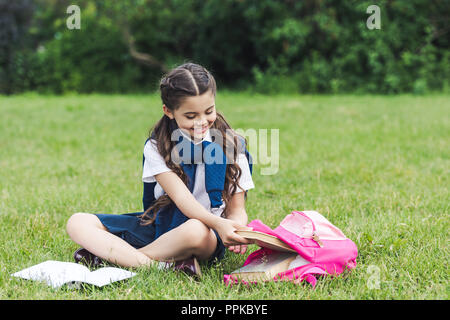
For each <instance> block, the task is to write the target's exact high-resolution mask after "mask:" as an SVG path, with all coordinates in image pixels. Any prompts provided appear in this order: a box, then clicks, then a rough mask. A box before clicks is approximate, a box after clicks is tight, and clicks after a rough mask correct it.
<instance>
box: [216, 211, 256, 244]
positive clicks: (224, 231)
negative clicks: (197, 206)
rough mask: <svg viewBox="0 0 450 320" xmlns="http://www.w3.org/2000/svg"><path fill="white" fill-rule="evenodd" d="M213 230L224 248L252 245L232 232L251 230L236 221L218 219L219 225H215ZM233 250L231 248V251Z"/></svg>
mask: <svg viewBox="0 0 450 320" xmlns="http://www.w3.org/2000/svg"><path fill="white" fill-rule="evenodd" d="M215 229H216V231H217V232H218V233H219V236H220V238H221V239H222V242H223V244H224V245H225V247H234V246H236V245H238V246H239V245H242V244H243V245H246V244H250V243H252V242H251V241H249V240H247V239H245V238H244V237H241V236H240V235H238V234H237V233H235V232H234V231H235V230H252V228H249V227H247V226H244V225H241V224H240V223H238V222H236V221H233V220H229V219H224V218H220V223H218V224H217V225H216V228H215ZM234 249H235V248H233V250H234ZM239 250H240V251H241V250H242V249H241V248H240V249H239ZM244 252H245V251H244Z"/></svg>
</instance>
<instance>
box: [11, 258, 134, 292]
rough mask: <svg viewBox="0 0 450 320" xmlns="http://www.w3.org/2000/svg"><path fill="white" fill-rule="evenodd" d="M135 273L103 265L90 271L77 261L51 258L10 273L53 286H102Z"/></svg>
mask: <svg viewBox="0 0 450 320" xmlns="http://www.w3.org/2000/svg"><path fill="white" fill-rule="evenodd" d="M135 275H136V274H135V273H133V272H130V271H127V270H124V269H120V268H114V267H104V268H100V269H97V270H95V271H90V270H89V269H88V268H87V267H86V266H84V265H81V264H78V263H73V262H62V261H53V260H48V261H45V262H42V263H40V264H37V265H35V266H32V267H29V268H26V269H24V270H21V271H18V272H16V273H13V274H12V276H13V277H18V278H23V279H27V280H36V281H44V282H46V283H47V284H48V285H49V286H52V287H53V288H58V287H61V286H62V285H64V284H68V285H71V286H76V285H79V284H80V283H83V282H84V283H89V284H93V285H96V286H99V287H102V286H104V285H107V284H110V283H112V282H115V281H120V280H124V279H127V278H131V277H133V276H135Z"/></svg>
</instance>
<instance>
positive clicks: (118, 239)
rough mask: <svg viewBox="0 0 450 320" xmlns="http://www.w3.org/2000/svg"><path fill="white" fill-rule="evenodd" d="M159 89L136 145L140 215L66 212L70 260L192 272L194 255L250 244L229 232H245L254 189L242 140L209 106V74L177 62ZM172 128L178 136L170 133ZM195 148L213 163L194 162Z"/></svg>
mask: <svg viewBox="0 0 450 320" xmlns="http://www.w3.org/2000/svg"><path fill="white" fill-rule="evenodd" d="M160 90H161V99H162V103H163V106H162V109H163V113H164V115H163V116H162V118H161V119H160V120H159V121H158V122H157V123H156V125H155V126H154V127H153V129H152V130H151V131H150V133H151V134H150V137H149V139H147V141H146V143H145V146H144V157H143V176H142V180H143V182H144V197H143V203H144V212H137V213H128V214H121V215H114V214H88V213H75V214H74V215H72V216H71V217H70V219H69V220H68V222H67V232H68V234H69V236H70V237H71V239H72V240H73V241H75V242H76V243H78V244H79V245H81V246H82V247H83V248H82V249H79V250H77V252H76V253H75V260H76V261H77V262H78V261H79V260H81V259H84V260H85V261H84V262H93V261H97V262H99V261H101V260H102V259H104V260H107V261H109V262H111V263H114V264H118V265H121V266H124V267H137V266H143V265H150V264H153V263H155V262H156V261H160V262H159V263H158V265H159V266H163V267H174V268H175V269H176V268H179V269H182V270H184V271H187V272H188V273H191V274H195V275H200V268H199V267H198V262H197V259H199V260H207V261H208V262H209V263H211V262H213V261H215V260H220V259H222V258H223V256H224V253H225V247H228V249H229V250H231V251H233V252H236V253H241V254H244V253H245V251H246V248H247V246H246V245H247V244H249V243H250V242H249V241H247V240H246V239H245V238H243V237H241V236H239V235H238V234H237V233H235V232H234V231H235V230H248V229H249V228H248V227H246V226H245V225H246V224H247V213H246V211H245V200H246V192H247V190H249V189H251V188H254V185H253V181H252V177H251V161H249V159H251V157H250V155H249V153H248V152H247V150H245V152H242V145H241V148H239V143H242V142H243V143H244V146H245V139H243V138H242V137H241V136H238V135H237V134H236V133H235V132H234V131H232V130H231V128H230V126H229V125H228V123H227V122H226V120H225V118H224V117H223V116H222V115H221V114H220V113H219V112H217V111H216V107H215V96H216V82H215V80H214V78H213V76H212V75H211V74H210V73H209V72H208V70H206V69H205V68H203V67H202V66H200V65H197V64H193V63H185V64H183V65H181V66H178V67H176V68H175V69H173V70H172V71H170V72H169V73H168V74H167V75H165V76H164V77H163V78H162V80H161V82H160ZM212 131H214V133H216V135H215V141H214V142H213V141H212V134H211V132H212ZM176 133H178V138H181V139H174V138H173V137H174V136H176ZM218 137H219V138H218ZM177 140H178V142H180V141H182V142H183V143H184V144H181V143H179V144H177V143H176V141H177ZM186 143H187V145H186ZM218 145H219V146H220V148H217V146H218ZM180 146H187V147H192V149H191V150H193V152H192V153H191V154H190V155H189V152H188V151H189V149H186V148H180ZM200 146H201V147H205V148H204V150H203V151H206V149H208V148H210V150H211V148H212V149H214V150H215V151H214V152H212V153H211V154H214V156H215V161H206V159H204V158H202V157H201V156H202V153H200V161H199V158H198V154H199V153H198V152H196V151H195V150H196V149H195V148H199V147H200ZM180 149H182V150H183V151H180ZM238 149H239V150H240V152H237V151H238ZM244 149H245V148H244ZM230 150H231V151H232V152H231V155H230ZM193 154H194V159H193V156H192V155H193ZM205 154H206V152H204V153H203V157H206V156H205ZM180 159H182V160H181V161H180ZM217 159H219V160H224V161H225V163H224V162H223V161H217ZM189 160H194V161H193V162H191V161H189ZM164 262H165V263H164ZM170 262H172V263H170Z"/></svg>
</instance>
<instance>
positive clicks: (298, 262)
mask: <svg viewBox="0 0 450 320" xmlns="http://www.w3.org/2000/svg"><path fill="white" fill-rule="evenodd" d="M309 263H310V262H309V261H307V260H305V259H303V258H302V257H301V256H300V255H298V254H295V253H288V252H277V251H273V252H272V253H271V254H268V255H264V256H262V257H261V258H258V259H255V260H253V261H252V262H250V263H249V264H247V265H245V266H243V267H242V268H239V269H237V270H235V271H233V272H231V275H233V276H235V277H236V278H238V279H239V280H245V281H269V280H273V279H274V277H275V276H276V275H277V274H278V273H280V272H284V271H287V270H290V269H294V268H297V267H301V266H304V265H306V264H309Z"/></svg>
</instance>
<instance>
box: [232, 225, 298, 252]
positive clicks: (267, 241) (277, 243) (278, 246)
mask: <svg viewBox="0 0 450 320" xmlns="http://www.w3.org/2000/svg"><path fill="white" fill-rule="evenodd" d="M235 232H236V233H237V234H238V235H240V236H241V237H244V238H246V239H249V240H255V243H256V244H257V245H258V246H260V247H263V248H269V249H272V250H275V251H281V252H297V251H295V250H294V249H292V248H291V247H290V246H288V245H287V244H286V243H284V242H283V241H281V240H280V239H278V238H277V237H275V236H272V235H270V234H266V233H262V232H259V231H253V230H251V231H247V230H236V231H235Z"/></svg>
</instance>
